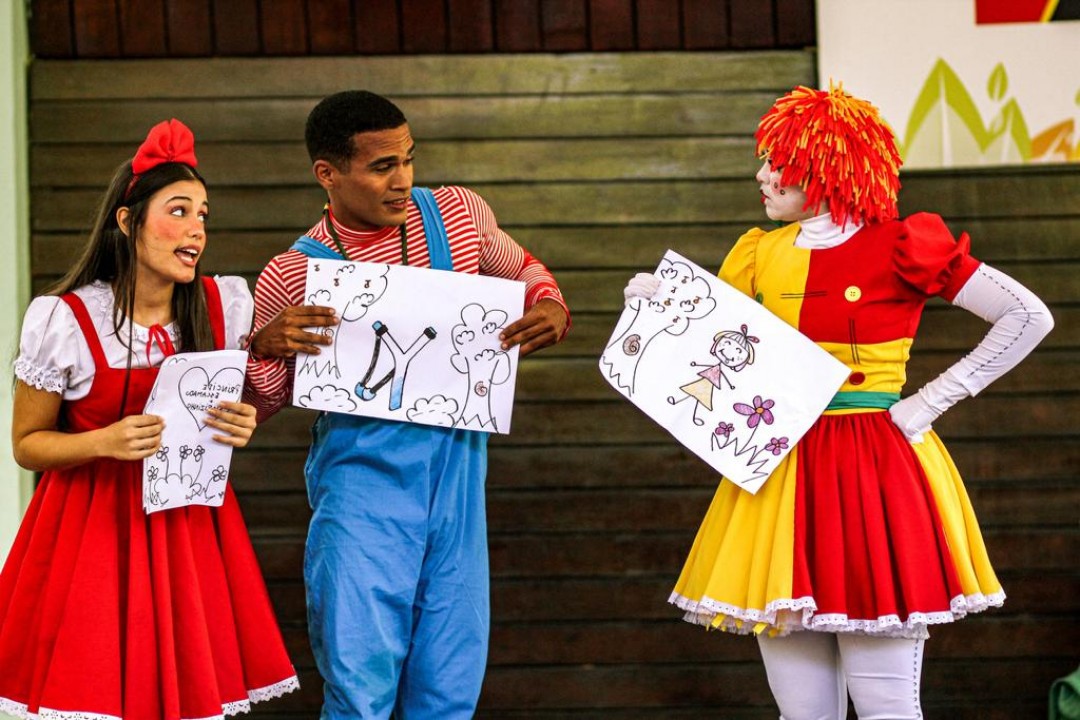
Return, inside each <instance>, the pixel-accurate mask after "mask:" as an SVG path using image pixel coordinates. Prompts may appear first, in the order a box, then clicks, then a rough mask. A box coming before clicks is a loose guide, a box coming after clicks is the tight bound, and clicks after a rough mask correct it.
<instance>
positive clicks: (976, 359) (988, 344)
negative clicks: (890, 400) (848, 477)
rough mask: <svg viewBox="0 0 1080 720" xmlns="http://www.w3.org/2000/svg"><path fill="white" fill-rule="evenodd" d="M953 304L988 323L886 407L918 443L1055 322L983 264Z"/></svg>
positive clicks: (1031, 295)
mask: <svg viewBox="0 0 1080 720" xmlns="http://www.w3.org/2000/svg"><path fill="white" fill-rule="evenodd" d="M953 305H956V306H957V307H962V308H964V309H965V310H969V311H971V312H973V313H975V314H976V315H978V316H979V317H981V318H982V319H984V320H986V321H987V322H990V323H993V327H991V328H990V330H989V331H988V332H987V333H986V337H984V338H983V339H982V342H980V343H979V344H978V345H977V346H975V349H974V350H972V351H971V352H970V353H968V354H967V355H965V356H964V357H963V358H961V359H960V360H959V361H958V362H957V363H956V364H955V365H953V366H952V367H950V368H949V369H948V370H946V371H945V372H943V373H941V375H939V376H938V377H937V378H935V379H934V380H931V381H930V382H928V383H927V384H926V385H925V386H923V387H922V388H920V389H919V391H918V392H917V393H915V394H914V395H909V396H908V397H906V398H904V399H903V400H901V401H899V402H898V403H896V404H895V405H893V406H892V407H891V408H889V415H890V416H891V417H892V421H893V423H894V424H895V425H896V426H897V427H898V428H900V431H901V432H902V433H904V437H906V438H907V439H908V440H909V441H910V442H922V434H923V433H924V432H926V431H928V430H929V429H930V426H931V424H932V423H933V422H934V421H935V420H937V418H938V417H939V416H940V415H941V414H942V413H943V412H945V411H946V410H948V409H949V408H951V407H952V406H953V405H955V404H956V403H958V402H960V401H961V400H963V399H964V398H966V397H968V396H969V395H970V396H972V397H974V396H975V395H977V394H979V392H981V391H982V390H983V388H985V387H986V386H987V385H989V384H990V383H992V382H993V381H994V380H997V379H998V378H999V377H1001V376H1002V375H1004V374H1005V373H1007V372H1008V371H1009V370H1011V369H1013V368H1014V367H1016V365H1017V364H1018V363H1019V362H1020V361H1021V360H1023V359H1024V358H1025V357H1027V355H1028V353H1030V352H1031V351H1032V350H1033V349H1034V348H1035V346H1036V345H1038V344H1039V342H1040V341H1041V340H1042V339H1043V338H1044V337H1046V335H1047V333H1049V332H1050V331H1051V330H1052V329H1053V327H1054V319H1053V317H1051V315H1050V310H1049V309H1048V308H1047V307H1046V305H1045V304H1044V303H1043V301H1042V300H1040V299H1039V298H1038V297H1036V296H1035V294H1034V293H1033V292H1031V291H1030V290H1028V289H1027V288H1026V287H1024V286H1023V285H1021V284H1020V283H1018V282H1016V281H1015V280H1013V279H1012V278H1011V277H1009V276H1008V275H1006V274H1005V273H1003V272H1001V271H1000V270H996V269H994V268H992V267H990V266H989V265H985V264H983V265H980V266H979V269H978V270H976V271H975V274H974V275H972V276H971V277H970V278H969V279H968V281H967V282H966V283H965V284H964V287H962V288H961V289H960V292H959V293H957V294H956V297H955V298H953Z"/></svg>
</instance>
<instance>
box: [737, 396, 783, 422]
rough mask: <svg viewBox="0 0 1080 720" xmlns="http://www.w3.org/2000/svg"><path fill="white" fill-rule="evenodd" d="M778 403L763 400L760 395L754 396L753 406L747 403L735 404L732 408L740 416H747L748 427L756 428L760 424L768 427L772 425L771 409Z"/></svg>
mask: <svg viewBox="0 0 1080 720" xmlns="http://www.w3.org/2000/svg"><path fill="white" fill-rule="evenodd" d="M775 404H776V403H775V402H774V401H773V400H762V399H761V396H760V395H755V396H754V404H753V406H751V405H747V404H746V403H735V404H734V405H732V408H733V409H734V410H735V412H737V413H739V414H740V415H746V416H747V418H746V427H749V428H756V427H757V426H758V423H760V422H764V423H765V424H766V425H772V424H773V420H774V419H775V418H773V414H772V411H771V410H770V409H769V408H771V407H772V406H773V405H775Z"/></svg>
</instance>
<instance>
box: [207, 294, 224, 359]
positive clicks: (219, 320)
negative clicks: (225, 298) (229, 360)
mask: <svg viewBox="0 0 1080 720" xmlns="http://www.w3.org/2000/svg"><path fill="white" fill-rule="evenodd" d="M202 281H203V292H204V293H205V294H206V314H207V315H209V316H210V332H211V333H213V335H214V349H215V350H224V349H225V309H224V308H223V307H222V305H221V289H220V288H218V286H217V283H216V282H214V278H210V277H204V278H203V279H202Z"/></svg>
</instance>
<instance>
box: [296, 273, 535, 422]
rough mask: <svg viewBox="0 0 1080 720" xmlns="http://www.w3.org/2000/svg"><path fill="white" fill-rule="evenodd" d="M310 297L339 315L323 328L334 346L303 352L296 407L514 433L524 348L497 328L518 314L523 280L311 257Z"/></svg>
mask: <svg viewBox="0 0 1080 720" xmlns="http://www.w3.org/2000/svg"><path fill="white" fill-rule="evenodd" d="M305 303H306V304H308V305H327V306H330V307H333V308H334V309H335V310H337V313H338V317H339V318H341V322H340V323H339V324H338V325H337V326H336V327H332V328H324V329H323V331H324V332H327V333H328V334H330V335H331V336H332V337H333V341H334V342H333V344H332V345H331V346H330V347H324V348H323V350H322V353H320V354H319V355H299V356H298V357H297V359H296V374H295V377H294V382H293V404H294V405H298V406H300V407H306V408H314V409H317V410H328V411H331V412H340V413H346V414H350V415H363V416H367V417H377V418H385V419H388V420H400V421H404V422H413V423H418V424H421V425H439V426H443V427H461V428H467V429H470V430H482V431H484V432H493V433H508V432H510V417H511V413H512V411H513V405H514V385H515V382H516V380H517V362H518V348H517V347H514V348H511V349H510V350H508V351H504V350H502V349H501V348H500V346H499V333H500V332H501V331H502V329H503V328H504V327H506V326H507V325H508V324H510V323H511V322H514V321H515V320H517V319H518V318H519V317H520V316H521V314H522V308H523V307H524V305H525V283H522V282H517V281H513V280H504V279H502V278H493V277H486V276H481V275H468V274H465V273H456V272H448V271H443V270H431V269H428V268H413V267H407V266H402V265H380V264H374V263H358V262H347V261H344V260H321V259H315V258H312V259H309V260H308V271H307V289H306V295H305Z"/></svg>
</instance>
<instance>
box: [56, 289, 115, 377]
mask: <svg viewBox="0 0 1080 720" xmlns="http://www.w3.org/2000/svg"><path fill="white" fill-rule="evenodd" d="M60 299H61V300H63V301H64V302H65V303H67V306H68V307H69V308H71V312H72V313H73V314H74V315H75V320H76V321H77V322H78V323H79V327H80V328H81V329H82V334H83V337H84V338H86V344H87V345H89V346H90V356H91V357H93V358H94V367H96V368H97V369H98V370H99V371H100V370H104V369H105V368H107V367H109V363H108V361H107V360H106V359H105V350H104V349H103V348H102V347H101V338H99V337H98V332H97V328H96V327H94V321H93V320H91V319H90V313H88V312H87V311H86V305H84V304H83V301H82V298H80V297H79V296H78V295H76V294H75V293H67V294H65V295H61V296H60Z"/></svg>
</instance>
